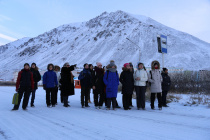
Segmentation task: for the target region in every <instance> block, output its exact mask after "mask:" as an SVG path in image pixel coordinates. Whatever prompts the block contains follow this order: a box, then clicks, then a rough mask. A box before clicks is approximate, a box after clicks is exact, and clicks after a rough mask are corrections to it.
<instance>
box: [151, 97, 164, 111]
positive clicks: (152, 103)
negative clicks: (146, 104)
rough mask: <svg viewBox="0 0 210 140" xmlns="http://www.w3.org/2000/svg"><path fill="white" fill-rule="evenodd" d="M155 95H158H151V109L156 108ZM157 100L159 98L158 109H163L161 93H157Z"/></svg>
mask: <svg viewBox="0 0 210 140" xmlns="http://www.w3.org/2000/svg"><path fill="white" fill-rule="evenodd" d="M155 95H156V93H151V98H150V99H151V108H154V102H155ZM157 98H158V107H159V108H161V107H162V97H161V93H157Z"/></svg>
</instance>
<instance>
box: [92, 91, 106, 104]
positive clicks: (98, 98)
mask: <svg viewBox="0 0 210 140" xmlns="http://www.w3.org/2000/svg"><path fill="white" fill-rule="evenodd" d="M104 96H105V95H104V93H100V94H98V93H94V103H95V106H103V102H104Z"/></svg>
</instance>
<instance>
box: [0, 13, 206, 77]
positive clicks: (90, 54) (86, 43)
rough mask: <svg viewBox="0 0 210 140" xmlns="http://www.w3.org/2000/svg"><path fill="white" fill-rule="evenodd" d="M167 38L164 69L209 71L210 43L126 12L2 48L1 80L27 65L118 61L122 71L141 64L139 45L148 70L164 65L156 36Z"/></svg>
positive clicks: (62, 27) (99, 17)
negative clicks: (154, 64)
mask: <svg viewBox="0 0 210 140" xmlns="http://www.w3.org/2000/svg"><path fill="white" fill-rule="evenodd" d="M159 34H164V35H167V37H168V45H167V46H168V54H167V55H165V66H166V67H176V68H183V69H188V70H191V69H193V70H194V69H196V70H200V69H209V68H210V66H209V65H208V62H209V59H210V44H209V43H206V42H204V41H202V40H200V39H198V38H196V37H194V36H192V35H189V34H187V33H184V32H180V31H177V30H175V29H172V28H170V27H167V26H164V25H163V24H160V23H158V22H157V21H155V20H153V19H151V18H149V17H145V16H137V15H132V14H129V13H126V12H123V11H116V12H112V13H107V12H104V13H102V14H101V15H99V16H97V17H95V18H93V19H91V20H89V21H87V22H82V23H73V24H67V25H62V26H60V27H58V28H55V29H53V30H51V31H49V32H45V33H43V34H41V35H39V36H37V37H34V38H24V39H21V40H18V41H15V42H12V43H9V44H6V45H3V46H0V65H1V70H0V78H5V77H6V79H7V77H9V78H11V77H12V76H11V74H12V72H13V71H14V70H15V69H18V70H19V69H21V68H22V67H23V64H24V63H25V62H28V63H32V62H36V63H37V65H38V67H39V68H41V69H43V70H45V69H46V67H47V64H48V63H53V64H57V65H60V66H62V65H63V64H64V63H65V62H69V63H70V64H78V66H82V65H83V64H84V63H86V62H87V63H92V64H95V63H96V62H97V61H100V62H102V64H104V65H107V64H108V63H109V61H110V60H112V59H113V60H115V62H116V64H117V66H118V70H121V67H122V65H123V64H124V63H126V62H133V63H134V64H136V63H137V61H138V60H139V47H138V46H135V45H134V44H132V43H131V42H130V41H129V40H127V39H126V38H129V39H130V40H132V41H133V42H134V43H135V44H137V45H139V46H140V47H141V48H140V51H141V61H142V62H144V63H145V65H146V66H147V67H148V66H150V63H151V61H152V60H159V61H160V63H162V55H161V54H160V53H158V50H157V39H156V37H157V35H159Z"/></svg>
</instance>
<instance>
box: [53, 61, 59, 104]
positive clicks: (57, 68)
mask: <svg viewBox="0 0 210 140" xmlns="http://www.w3.org/2000/svg"><path fill="white" fill-rule="evenodd" d="M60 69H61V68H60V67H59V66H58V65H55V69H54V72H55V73H56V76H57V81H58V86H57V87H56V88H55V104H56V105H57V104H58V88H59V86H60V83H59V81H60V79H61V76H60V74H61V73H60Z"/></svg>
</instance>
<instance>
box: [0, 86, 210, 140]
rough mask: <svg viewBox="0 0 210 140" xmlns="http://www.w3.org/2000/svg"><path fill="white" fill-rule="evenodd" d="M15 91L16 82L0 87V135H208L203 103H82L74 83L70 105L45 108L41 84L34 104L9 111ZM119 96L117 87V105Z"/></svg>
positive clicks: (191, 139) (209, 113) (158, 139)
mask: <svg viewBox="0 0 210 140" xmlns="http://www.w3.org/2000/svg"><path fill="white" fill-rule="evenodd" d="M14 92H15V88H14V87H0V99H1V101H0V139H1V140H4V139H8V140H13V139H14V140H69V139H73V140H77V139H78V140H81V139H83V140H89V139H90V140H94V139H97V140H98V139H99V140H109V139H113V140H125V139H129V140H137V139H142V140H181V139H183V140H210V109H209V108H207V107H205V106H197V107H196V106H194V107H190V106H183V105H181V104H180V103H171V104H169V105H170V107H169V108H163V110H162V111H159V110H151V109H150V106H149V103H146V110H145V111H143V110H136V107H134V108H133V109H132V110H130V111H125V110H123V109H118V110H116V111H114V110H109V111H107V110H105V108H104V109H102V110H97V109H95V108H94V105H93V104H90V106H91V107H90V108H81V105H80V90H78V89H76V95H74V96H71V97H70V99H69V100H70V105H71V107H69V108H64V107H63V106H62V104H61V103H60V102H58V105H57V106H56V107H55V108H47V107H46V104H45V103H46V100H45V92H44V90H43V89H42V88H41V87H40V88H39V89H38V91H37V93H36V99H35V106H36V107H35V108H31V107H28V110H27V111H23V110H22V108H21V106H20V109H19V110H18V111H11V109H12V108H13V105H12V104H11V102H12V96H13V93H14ZM121 97H122V96H121V94H120V93H119V94H118V98H117V100H118V102H119V105H120V106H122V101H121V99H122V98H121ZM91 98H92V94H91ZM58 100H59V101H60V98H58ZM92 100H93V99H92ZM133 103H134V105H135V100H133ZM156 107H157V101H156Z"/></svg>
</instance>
